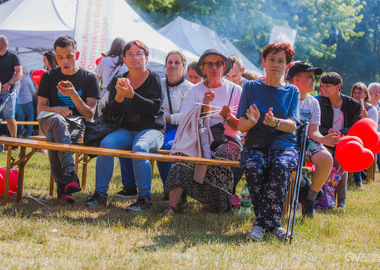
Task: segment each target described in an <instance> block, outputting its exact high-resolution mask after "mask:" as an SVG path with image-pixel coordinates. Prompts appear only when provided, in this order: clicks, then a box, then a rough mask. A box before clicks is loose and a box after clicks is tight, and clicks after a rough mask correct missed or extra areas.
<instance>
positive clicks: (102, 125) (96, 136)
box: [83, 103, 124, 147]
mask: <svg viewBox="0 0 380 270" xmlns="http://www.w3.org/2000/svg"><path fill="white" fill-rule="evenodd" d="M109 104H110V103H108V104H107V105H106V107H104V108H103V109H102V113H103V114H102V115H101V116H99V117H98V118H97V119H96V120H92V121H85V123H84V124H85V126H86V129H85V132H84V138H83V145H85V146H95V147H98V146H99V145H100V142H101V141H102V140H103V139H104V137H106V136H107V135H108V134H110V133H112V132H114V131H116V130H117V129H118V128H119V126H120V124H121V123H122V121H123V119H124V110H122V111H121V113H120V114H119V115H116V116H113V115H111V114H110V109H109Z"/></svg>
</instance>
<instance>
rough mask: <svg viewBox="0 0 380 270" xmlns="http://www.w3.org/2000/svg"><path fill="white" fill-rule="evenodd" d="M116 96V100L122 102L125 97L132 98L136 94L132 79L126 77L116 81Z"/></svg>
mask: <svg viewBox="0 0 380 270" xmlns="http://www.w3.org/2000/svg"><path fill="white" fill-rule="evenodd" d="M115 88H116V96H115V100H116V101H117V102H121V101H123V100H124V98H128V99H132V98H133V96H134V95H135V91H134V90H133V87H132V86H131V83H130V81H129V80H128V79H127V78H126V79H125V80H123V81H121V82H119V81H118V82H116V86H115Z"/></svg>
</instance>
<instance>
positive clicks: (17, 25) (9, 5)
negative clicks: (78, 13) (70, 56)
mask: <svg viewBox="0 0 380 270" xmlns="http://www.w3.org/2000/svg"><path fill="white" fill-rule="evenodd" d="M75 10H76V1H75V0H11V1H7V2H5V3H3V4H1V5H0V33H1V34H2V35H5V36H6V37H7V38H8V40H9V44H10V46H11V47H25V48H52V47H53V42H54V40H55V39H56V38H57V37H59V36H62V35H73V29H74V23H75Z"/></svg>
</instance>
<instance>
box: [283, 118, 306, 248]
mask: <svg viewBox="0 0 380 270" xmlns="http://www.w3.org/2000/svg"><path fill="white" fill-rule="evenodd" d="M299 128H300V129H301V130H300V132H299V134H300V137H301V138H297V139H299V140H300V141H301V143H300V157H299V158H300V159H299V162H298V166H297V172H296V179H295V183H294V188H293V196H292V200H291V204H290V211H289V219H288V228H287V229H286V237H285V242H284V245H286V242H287V241H288V234H289V229H290V228H291V233H290V240H289V244H291V243H292V240H293V233H294V224H295V223H296V212H297V205H298V195H299V191H300V186H301V179H302V165H303V159H304V156H305V150H306V141H307V131H308V129H309V122H306V123H305V124H303V125H301V126H300V127H299Z"/></svg>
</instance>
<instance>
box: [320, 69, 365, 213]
mask: <svg viewBox="0 0 380 270" xmlns="http://www.w3.org/2000/svg"><path fill="white" fill-rule="evenodd" d="M342 86H343V80H342V77H340V75H339V74H338V73H336V72H328V73H326V74H324V75H323V76H322V77H321V84H320V86H319V87H320V89H321V90H322V92H323V96H320V97H319V98H318V102H319V107H320V108H321V125H320V127H319V131H320V132H321V134H322V135H324V136H326V135H327V134H331V133H334V134H336V135H337V136H339V137H342V136H344V135H347V133H348V130H349V129H350V128H351V127H352V126H353V125H354V124H355V123H356V122H357V121H359V120H360V119H361V118H362V117H361V109H360V104H359V102H358V101H356V100H355V99H353V98H351V97H349V96H346V95H344V94H342V93H341V89H342ZM327 149H328V150H329V152H330V154H331V155H332V156H333V158H334V168H335V169H337V170H338V171H339V172H340V173H342V178H341V179H340V181H339V183H338V184H337V185H336V193H337V197H338V207H341V208H343V207H345V206H346V196H347V172H345V171H344V170H343V169H342V168H341V166H340V164H339V162H338V160H337V159H336V155H335V147H334V148H333V147H328V146H327Z"/></svg>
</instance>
